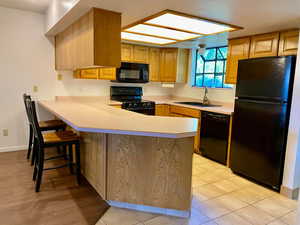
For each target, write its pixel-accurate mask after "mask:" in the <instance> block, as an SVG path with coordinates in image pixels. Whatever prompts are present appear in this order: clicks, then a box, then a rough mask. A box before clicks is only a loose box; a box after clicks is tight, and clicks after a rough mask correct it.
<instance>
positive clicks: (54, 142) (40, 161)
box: [25, 98, 80, 192]
mask: <svg viewBox="0 0 300 225" xmlns="http://www.w3.org/2000/svg"><path fill="white" fill-rule="evenodd" d="M25 104H26V107H27V109H28V113H29V120H30V122H31V124H32V127H33V136H34V145H33V148H34V151H33V152H36V153H37V156H36V160H35V163H34V172H33V180H34V181H36V186H35V191H36V192H39V191H40V186H41V182H42V176H43V171H46V170H53V169H58V168H63V167H69V169H70V172H71V173H73V166H74V165H75V167H76V175H77V182H78V184H80V140H79V136H78V135H76V134H75V133H74V132H72V131H57V132H50V133H42V131H41V128H40V125H39V122H38V120H37V115H36V109H35V103H34V101H31V99H29V98H26V100H25ZM66 146H68V150H69V157H68V158H69V161H68V162H67V163H66V164H64V165H60V166H56V167H52V168H44V163H45V161H47V160H53V159H58V158H61V157H63V156H64V155H58V156H54V157H50V158H45V149H46V148H51V147H66ZM73 146H75V163H73V153H72V152H73Z"/></svg>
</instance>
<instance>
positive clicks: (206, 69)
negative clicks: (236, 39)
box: [194, 46, 232, 88]
mask: <svg viewBox="0 0 300 225" xmlns="http://www.w3.org/2000/svg"><path fill="white" fill-rule="evenodd" d="M227 49H228V47H227V46H222V47H214V48H207V49H206V51H205V53H204V54H200V53H199V52H198V50H197V53H196V73H195V81H194V86H196V87H209V88H231V87H232V85H230V84H225V83H224V80H225V72H226V59H227Z"/></svg>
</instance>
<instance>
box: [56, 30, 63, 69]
mask: <svg viewBox="0 0 300 225" xmlns="http://www.w3.org/2000/svg"><path fill="white" fill-rule="evenodd" d="M63 54H64V52H63V35H62V33H59V34H58V35H56V36H55V69H56V70H62V69H63V64H62V61H63V60H62V57H63Z"/></svg>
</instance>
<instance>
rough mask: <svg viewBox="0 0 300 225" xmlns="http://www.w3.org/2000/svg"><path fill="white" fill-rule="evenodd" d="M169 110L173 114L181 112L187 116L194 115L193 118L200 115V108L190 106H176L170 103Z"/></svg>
mask: <svg viewBox="0 0 300 225" xmlns="http://www.w3.org/2000/svg"><path fill="white" fill-rule="evenodd" d="M170 112H171V113H175V114H181V115H184V116H188V117H195V118H199V117H200V110H197V109H190V108H186V107H182V106H177V105H171V106H170Z"/></svg>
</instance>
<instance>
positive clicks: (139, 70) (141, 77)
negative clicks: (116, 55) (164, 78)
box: [116, 62, 149, 83]
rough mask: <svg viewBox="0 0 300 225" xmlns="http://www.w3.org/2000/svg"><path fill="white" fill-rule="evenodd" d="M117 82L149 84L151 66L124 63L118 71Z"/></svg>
mask: <svg viewBox="0 0 300 225" xmlns="http://www.w3.org/2000/svg"><path fill="white" fill-rule="evenodd" d="M116 75H117V77H116V78H117V79H116V82H123V83H147V82H149V65H148V64H142V63H127V62H122V63H121V67H120V68H118V69H117V74H116Z"/></svg>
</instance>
